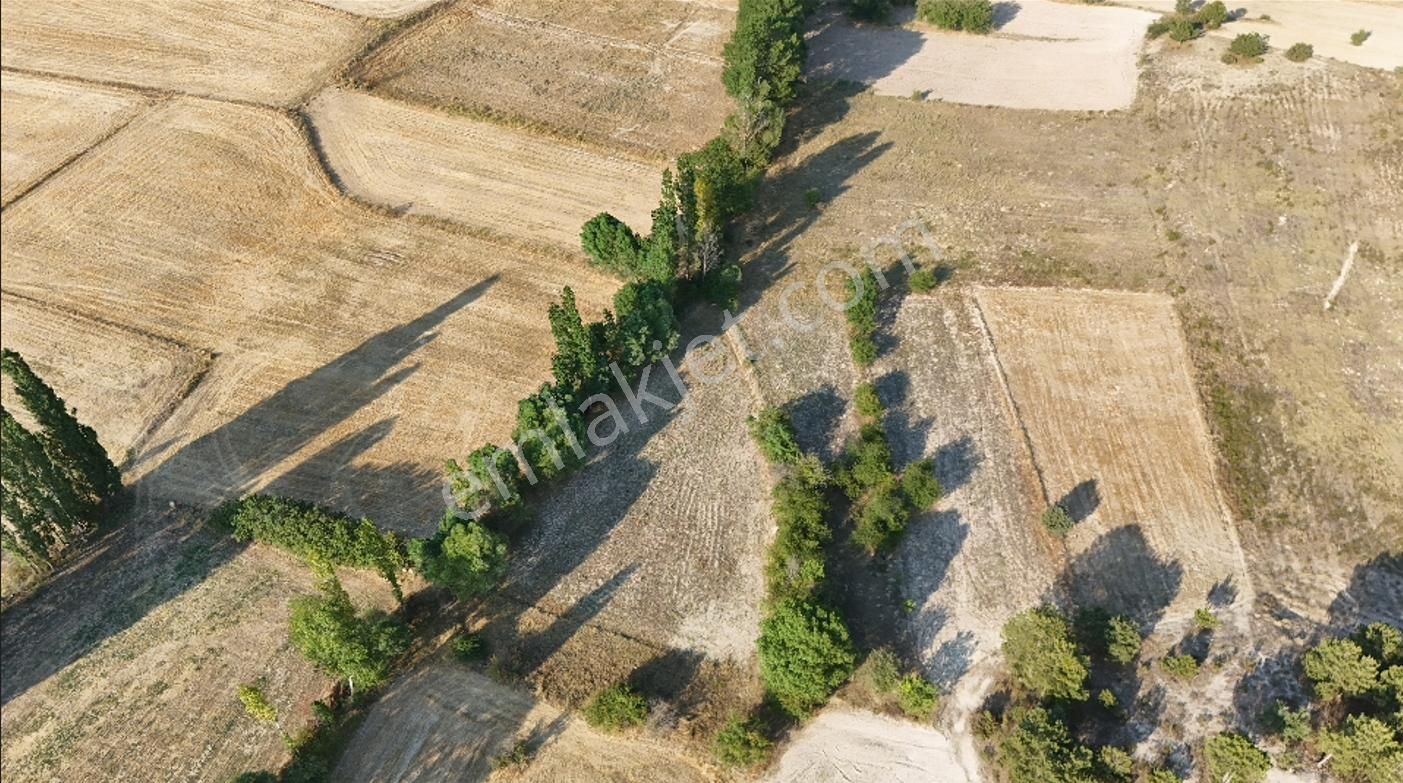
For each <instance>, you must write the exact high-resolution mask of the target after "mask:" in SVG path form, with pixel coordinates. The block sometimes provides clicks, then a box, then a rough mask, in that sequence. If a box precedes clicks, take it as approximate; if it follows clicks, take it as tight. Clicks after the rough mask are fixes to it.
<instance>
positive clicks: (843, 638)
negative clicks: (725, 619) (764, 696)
mask: <svg viewBox="0 0 1403 783" xmlns="http://www.w3.org/2000/svg"><path fill="white" fill-rule="evenodd" d="M759 648H760V678H761V679H762V680H764V682H765V687H766V688H767V689H769V691H770V692H771V693H772V694H774V697H775V699H776V700H777V701H778V702H779V704H780V706H781V707H783V708H784V710H785V711H786V712H788V713H789V714H791V715H793V716H795V717H804V716H807V715H808V714H809V713H811V712H812V711H813V710H814V709H815V708H817V707H819V706H821V705H822V704H823V703H824V702H826V701H828V697H829V696H831V695H832V694H833V692H834V691H836V690H837V689H838V687H839V686H841V685H842V684H843V683H844V682H846V681H847V679H848V676H849V675H851V674H852V671H853V667H854V666H855V665H856V662H857V655H856V653H855V652H854V651H853V645H852V639H851V637H850V636H849V634H848V626H847V624H846V623H844V622H843V618H842V615H840V614H839V613H838V612H837V611H836V610H834V609H829V608H827V607H824V606H822V605H821V604H819V603H817V602H814V601H809V600H803V601H798V600H789V601H782V602H780V603H779V604H778V605H776V606H775V607H774V610H773V611H771V612H770V615H769V616H768V617H766V618H765V620H764V622H762V623H761V624H760V641H759Z"/></svg>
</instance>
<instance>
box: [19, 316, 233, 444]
mask: <svg viewBox="0 0 1403 783" xmlns="http://www.w3.org/2000/svg"><path fill="white" fill-rule="evenodd" d="M0 301H3V303H4V304H3V307H0V324H2V325H0V333H3V334H4V344H5V347H6V348H10V349H12V350H16V351H19V352H20V353H21V354H23V355H24V356H26V357H29V360H30V363H31V364H32V365H33V366H34V369H35V371H36V372H38V373H39V374H40V375H41V376H42V377H43V378H44V379H45V380H46V381H48V382H49V384H50V385H52V386H53V387H54V388H55V389H57V390H58V392H59V394H60V395H62V396H63V398H64V400H65V401H67V402H68V404H69V405H70V406H72V407H74V408H76V409H77V410H78V418H79V419H81V420H83V421H87V422H101V423H102V426H101V427H100V428H99V429H98V436H99V438H100V439H101V440H102V445H103V447H104V448H106V449H107V453H108V454H111V455H112V458H113V459H114V460H115V461H116V462H117V463H118V464H121V462H122V460H123V459H124V458H125V457H127V456H128V455H130V454H132V453H133V449H134V448H135V447H136V446H137V445H138V444H139V443H140V441H141V439H142V436H144V435H146V434H147V433H148V432H149V431H150V429H151V428H152V426H154V425H155V424H157V423H158V422H159V420H160V418H161V416H162V415H163V414H165V413H166V412H168V411H169V410H170V409H171V407H172V406H174V405H175V404H176V403H177V402H179V401H180V398H181V395H182V393H183V392H184V390H185V389H186V388H187V387H188V386H189V384H190V383H191V382H192V381H193V380H195V379H196V378H197V377H198V376H199V374H200V373H201V372H202V371H203V370H204V368H205V367H206V366H208V363H209V361H210V357H209V356H208V355H207V354H205V353H204V352H202V351H198V350H192V349H190V348H187V347H186V346H183V345H180V344H178V343H174V342H171V341H169V340H163V339H160V338H157V337H151V336H148V335H142V334H139V333H137V332H134V331H132V330H130V329H124V328H122V327H118V326H113V325H112V324H109V323H104V322H102V321H95V320H93V319H91V318H86V317H84V316H79V315H73V314H70V313H66V312H63V311H62V310H58V309H55V308H53V307H49V306H46V305H41V304H38V303H36V302H34V301H32V300H29V299H23V298H20V297H17V296H12V295H10V294H5V295H4V296H3V298H0ZM99 379H100V380H99ZM95 381H96V382H95ZM5 388H6V391H7V392H8V390H9V386H8V384H7V385H6V387H5ZM7 396H8V395H7ZM6 407H7V408H8V409H9V410H11V411H12V412H13V413H15V415H17V416H20V417H21V418H23V417H24V416H25V411H24V409H23V408H22V407H21V406H20V405H18V404H12V403H11V401H10V400H9V399H7V400H6Z"/></svg>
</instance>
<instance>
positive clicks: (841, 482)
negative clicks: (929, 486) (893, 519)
mask: <svg viewBox="0 0 1403 783" xmlns="http://www.w3.org/2000/svg"><path fill="white" fill-rule="evenodd" d="M892 475H893V474H892V457H891V446H890V445H889V444H888V443H887V434H886V430H884V429H882V426H881V425H880V424H867V425H864V426H863V428H862V431H861V433H859V435H858V439H857V441H856V442H855V443H853V444H852V445H851V446H849V447H848V451H847V454H845V455H844V457H843V462H842V464H841V465H840V466H839V468H838V471H837V474H836V479H837V482H838V486H840V487H842V488H843V492H844V493H845V494H846V495H847V496H848V498H849V499H852V500H857V499H858V498H861V497H862V496H863V495H865V494H867V492H869V491H870V490H872V489H875V488H876V487H878V486H881V485H884V484H887V483H888V482H890V480H891V479H892Z"/></svg>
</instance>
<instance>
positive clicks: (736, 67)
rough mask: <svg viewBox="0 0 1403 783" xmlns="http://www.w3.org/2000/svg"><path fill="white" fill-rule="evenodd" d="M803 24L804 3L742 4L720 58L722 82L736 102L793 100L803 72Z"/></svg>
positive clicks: (745, 0)
mask: <svg viewBox="0 0 1403 783" xmlns="http://www.w3.org/2000/svg"><path fill="white" fill-rule="evenodd" d="M803 20H804V2H803V0H742V2H741V3H740V6H739V8H738V9H737V11H736V27H735V31H734V32H733V33H732V34H731V39H730V41H728V42H727V43H726V47H725V49H724V50H723V51H722V54H721V56H722V59H723V61H724V68H723V70H722V72H721V81H722V83H724V84H725V86H726V92H727V93H728V94H729V95H730V96H731V97H732V98H735V99H736V100H737V101H739V102H741V103H748V102H751V101H755V100H772V101H774V102H776V103H778V104H780V105H787V104H788V103H789V102H790V101H792V100H794V95H795V85H796V84H797V83H798V81H799V78H800V77H801V76H802V75H803V69H804V38H803Z"/></svg>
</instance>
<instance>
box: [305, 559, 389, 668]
mask: <svg viewBox="0 0 1403 783" xmlns="http://www.w3.org/2000/svg"><path fill="white" fill-rule="evenodd" d="M319 588H320V590H321V595H315V596H303V597H301V598H296V599H293V602H292V622H291V628H290V634H291V637H292V646H293V647H296V648H297V651H298V652H300V653H302V655H303V656H304V657H305V658H306V659H307V660H309V661H311V662H312V664H313V665H314V666H316V667H317V668H318V669H321V670H322V671H324V672H326V673H327V674H330V675H332V676H334V677H338V678H340V679H343V680H346V681H347V682H348V683H349V684H350V685H351V688H352V689H355V688H356V687H357V686H359V687H362V688H370V687H374V686H376V685H378V684H380V683H381V682H383V681H384V679H385V676H386V675H387V674H388V673H389V670H390V665H391V664H392V663H393V662H394V659H395V658H397V657H398V656H399V655H400V654H401V653H403V652H404V651H405V650H406V649H408V647H409V634H408V632H407V631H406V629H405V628H404V626H402V625H400V624H399V623H396V622H394V621H393V620H391V619H389V618H388V617H387V616H385V614H384V613H383V612H369V613H367V614H364V615H357V614H356V609H355V606H353V605H352V604H351V597H350V596H349V595H347V594H346V591H345V589H343V588H342V587H341V582H340V580H338V579H337V578H336V574H335V573H334V572H332V571H331V570H330V568H329V567H326V568H325V571H324V573H323V575H322V580H321V584H320V585H319Z"/></svg>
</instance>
